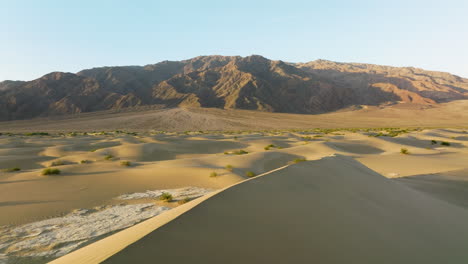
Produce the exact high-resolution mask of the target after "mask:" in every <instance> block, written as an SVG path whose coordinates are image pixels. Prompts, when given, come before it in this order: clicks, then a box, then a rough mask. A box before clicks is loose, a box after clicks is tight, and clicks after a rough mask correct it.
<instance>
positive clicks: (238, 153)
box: [233, 149, 249, 155]
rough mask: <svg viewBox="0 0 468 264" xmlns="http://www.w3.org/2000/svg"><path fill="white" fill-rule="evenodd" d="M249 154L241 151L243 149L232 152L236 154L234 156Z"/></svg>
mask: <svg viewBox="0 0 468 264" xmlns="http://www.w3.org/2000/svg"><path fill="white" fill-rule="evenodd" d="M248 153H249V152H247V151H245V150H243V149H240V150H236V151H234V152H233V154H236V155H244V154H248Z"/></svg>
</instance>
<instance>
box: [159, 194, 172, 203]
mask: <svg viewBox="0 0 468 264" xmlns="http://www.w3.org/2000/svg"><path fill="white" fill-rule="evenodd" d="M159 200H161V201H164V202H170V201H172V194H170V193H167V192H164V193H162V194H161V195H160V196H159Z"/></svg>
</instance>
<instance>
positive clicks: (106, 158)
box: [104, 154, 114, 160]
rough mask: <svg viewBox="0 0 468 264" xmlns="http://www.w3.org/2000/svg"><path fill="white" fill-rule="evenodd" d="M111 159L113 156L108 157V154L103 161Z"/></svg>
mask: <svg viewBox="0 0 468 264" xmlns="http://www.w3.org/2000/svg"><path fill="white" fill-rule="evenodd" d="M113 158H114V156H113V155H110V154H109V155H106V156H104V159H105V160H111V159H113Z"/></svg>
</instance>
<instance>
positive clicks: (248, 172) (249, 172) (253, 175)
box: [245, 171, 257, 177]
mask: <svg viewBox="0 0 468 264" xmlns="http://www.w3.org/2000/svg"><path fill="white" fill-rule="evenodd" d="M245 175H246V176H247V177H255V176H256V175H257V174H255V172H253V171H247V172H245Z"/></svg>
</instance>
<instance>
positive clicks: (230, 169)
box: [225, 164, 234, 171]
mask: <svg viewBox="0 0 468 264" xmlns="http://www.w3.org/2000/svg"><path fill="white" fill-rule="evenodd" d="M225 168H226V170H228V171H232V170H233V169H234V167H232V165H229V164H228V165H226V167H225Z"/></svg>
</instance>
